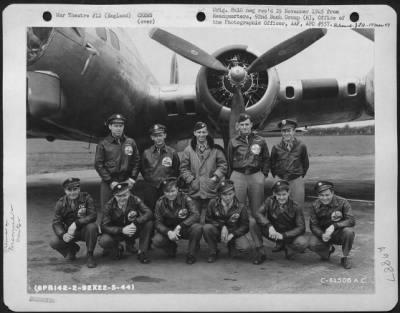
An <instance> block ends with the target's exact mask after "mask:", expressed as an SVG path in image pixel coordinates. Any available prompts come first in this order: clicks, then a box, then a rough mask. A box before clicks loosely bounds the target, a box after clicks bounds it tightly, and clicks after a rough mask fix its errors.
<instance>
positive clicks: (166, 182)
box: [161, 177, 178, 191]
mask: <svg viewBox="0 0 400 313" xmlns="http://www.w3.org/2000/svg"><path fill="white" fill-rule="evenodd" d="M177 183H178V178H176V177H167V178H165V179H164V180H163V181H162V182H161V187H162V190H163V191H166V190H167V188H170V186H171V185H177Z"/></svg>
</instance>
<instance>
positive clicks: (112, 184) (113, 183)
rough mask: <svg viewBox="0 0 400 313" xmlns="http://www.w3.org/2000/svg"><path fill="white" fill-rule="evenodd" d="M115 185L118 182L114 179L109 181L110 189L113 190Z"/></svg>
mask: <svg viewBox="0 0 400 313" xmlns="http://www.w3.org/2000/svg"><path fill="white" fill-rule="evenodd" d="M117 185H118V183H117V182H116V181H113V182H111V183H110V188H111V190H113V189H114V187H115V186H117Z"/></svg>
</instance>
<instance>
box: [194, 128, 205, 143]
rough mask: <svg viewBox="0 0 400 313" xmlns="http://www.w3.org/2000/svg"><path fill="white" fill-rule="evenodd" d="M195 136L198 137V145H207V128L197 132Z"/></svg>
mask: <svg viewBox="0 0 400 313" xmlns="http://www.w3.org/2000/svg"><path fill="white" fill-rule="evenodd" d="M193 134H194V136H195V137H196V139H197V142H198V143H205V142H206V140H207V135H208V131H207V128H206V127H203V128H200V129H198V130H195V131H194V132H193Z"/></svg>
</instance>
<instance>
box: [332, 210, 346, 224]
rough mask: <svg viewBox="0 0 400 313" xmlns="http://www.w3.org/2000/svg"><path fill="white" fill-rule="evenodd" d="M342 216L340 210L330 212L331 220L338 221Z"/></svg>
mask: <svg viewBox="0 0 400 313" xmlns="http://www.w3.org/2000/svg"><path fill="white" fill-rule="evenodd" d="M342 218H343V214H342V212H340V211H334V212H332V214H331V220H332V222H339V221H341V220H342Z"/></svg>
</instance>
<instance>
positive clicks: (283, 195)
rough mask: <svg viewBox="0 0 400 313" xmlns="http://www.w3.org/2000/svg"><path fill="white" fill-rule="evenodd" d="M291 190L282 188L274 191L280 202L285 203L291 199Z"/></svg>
mask: <svg viewBox="0 0 400 313" xmlns="http://www.w3.org/2000/svg"><path fill="white" fill-rule="evenodd" d="M289 194H290V193H289V191H287V190H281V191H278V192H274V196H275V198H276V200H278V202H279V204H281V205H283V204H285V203H287V202H288V200H289Z"/></svg>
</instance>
